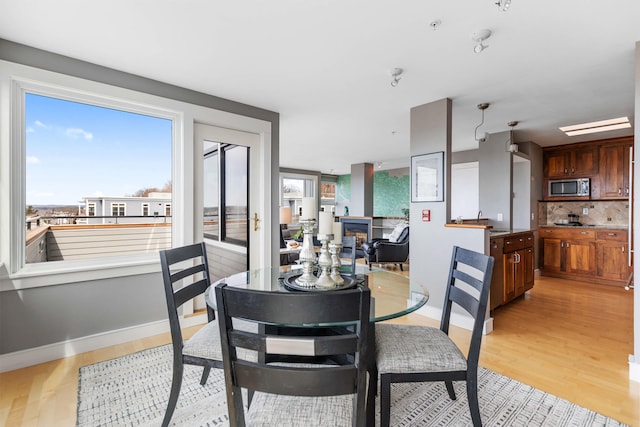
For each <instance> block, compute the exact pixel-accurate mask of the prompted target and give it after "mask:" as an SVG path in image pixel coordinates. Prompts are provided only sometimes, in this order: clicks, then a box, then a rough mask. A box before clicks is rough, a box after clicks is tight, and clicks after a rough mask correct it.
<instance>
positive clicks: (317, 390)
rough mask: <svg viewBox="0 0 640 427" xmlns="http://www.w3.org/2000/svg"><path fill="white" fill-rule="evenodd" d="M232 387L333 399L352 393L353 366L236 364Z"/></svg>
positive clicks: (244, 362)
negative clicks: (234, 383) (331, 397)
mask: <svg viewBox="0 0 640 427" xmlns="http://www.w3.org/2000/svg"><path fill="white" fill-rule="evenodd" d="M234 371H235V375H236V377H235V378H236V384H237V385H238V386H239V387H242V388H248V389H251V390H254V391H263V392H266V393H273V394H284V395H287V396H335V395H341V394H351V393H353V392H354V387H355V385H356V378H357V373H358V371H357V370H356V369H355V367H353V366H336V367H331V368H328V367H309V368H305V367H289V366H269V365H260V364H257V363H251V362H246V361H237V362H236V363H235V366H234Z"/></svg>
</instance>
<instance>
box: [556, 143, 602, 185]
mask: <svg viewBox="0 0 640 427" xmlns="http://www.w3.org/2000/svg"><path fill="white" fill-rule="evenodd" d="M597 173H598V147H597V146H595V145H584V146H572V148H564V147H562V148H553V149H545V151H544V174H545V177H546V178H566V177H576V178H587V177H590V176H592V175H595V174H597Z"/></svg>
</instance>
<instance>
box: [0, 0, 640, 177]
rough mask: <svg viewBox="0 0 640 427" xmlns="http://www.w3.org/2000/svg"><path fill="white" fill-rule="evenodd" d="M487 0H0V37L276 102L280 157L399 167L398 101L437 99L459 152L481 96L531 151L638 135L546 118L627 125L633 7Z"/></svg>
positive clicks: (502, 127)
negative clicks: (477, 41)
mask: <svg viewBox="0 0 640 427" xmlns="http://www.w3.org/2000/svg"><path fill="white" fill-rule="evenodd" d="M494 1H495V0H458V1H451V0H449V1H445V0H441V1H430V0H403V1H400V2H398V1H390V0H388V1H382V0H324V1H318V0H271V1H264V0H236V1H221V0H190V1H187V0H182V1H179V0H135V1H132V0H108V1H106V0H102V1H100V0H94V1H87V0H57V1H51V0H29V1H25V0H0V10H2V13H0V38H4V39H7V40H11V41H14V42H18V43H23V44H26V45H30V46H33V47H37V48H41V49H45V50H48V51H51V52H55V53H59V54H62V55H67V56H71V57H74V58H78V59H82V60H85V61H89V62H93V63H96V64H100V65H104V66H107V67H111V68H115V69H118V70H122V71H126V72H129V73H134V74H138V75H141V76H145V77H149V78H152V79H156V80H160V81H163V82H167V83H171V84H174V85H178V86H182V87H185V88H189V89H193V90H197V91H200V92H204V93H208V94H212V95H216V96H220V97H223V98H228V99H231V100H234V101H238V102H242V103H246V104H250V105H253V106H257V107H261V108H265V109H268V110H272V111H276V112H279V113H280V118H281V128H280V144H281V145H280V146H281V157H280V163H281V166H283V167H295V168H300V169H311V170H320V171H322V172H324V173H334V174H347V173H350V165H351V164H354V163H362V162H371V163H376V162H384V164H383V169H387V168H393V167H400V166H406V165H408V163H409V110H410V109H411V108H412V107H415V106H418V105H421V104H425V103H429V102H432V101H435V100H438V99H442V98H445V97H448V98H451V99H452V100H453V150H454V151H459V150H466V149H473V148H476V147H477V143H476V141H475V138H474V128H475V127H476V126H477V125H478V124H479V123H480V118H481V113H480V111H479V110H478V109H477V104H479V103H482V102H489V103H490V104H491V106H490V107H489V109H487V110H486V114H485V119H486V120H485V125H484V126H483V127H482V128H481V129H480V132H489V133H495V132H502V131H506V130H508V126H507V122H509V121H512V120H518V121H519V122H520V124H519V125H518V126H517V127H516V128H515V130H516V140H518V141H534V142H536V143H538V144H539V145H541V146H549V145H559V144H566V143H571V142H581V141H585V140H589V139H600V138H605V137H613V136H623V135H631V134H632V133H633V130H632V129H627V130H625V131H616V132H610V133H607V134H595V135H592V136H591V137H588V136H586V137H573V139H570V138H568V137H565V136H563V135H562V134H561V133H560V131H559V130H558V129H557V128H558V127H559V126H563V125H570V124H576V123H581V122H586V121H593V120H602V119H607V118H613V117H619V116H628V117H629V119H630V120H632V122H633V114H634V90H635V89H634V51H635V42H636V41H639V40H640V1H638V0H616V1H598V2H585V1H584V0H565V1H550V0H535V1H532V0H528V1H527V0H513V1H512V5H511V8H510V9H509V11H508V12H502V11H501V10H500V9H499V8H498V7H497V6H496V5H495V4H494ZM436 19H439V20H441V22H442V24H441V25H440V26H439V27H438V29H437V30H435V31H434V30H433V29H432V28H431V26H430V23H431V22H432V21H434V20H436ZM484 28H486V29H490V30H491V31H492V32H493V34H492V36H491V37H490V38H489V39H488V40H487V41H486V44H487V45H489V48H488V49H486V50H485V51H484V52H482V53H480V54H475V53H473V45H474V43H473V42H472V40H471V34H472V33H473V32H474V31H477V30H480V29H484ZM394 67H400V68H403V69H404V70H405V71H404V73H403V74H402V76H401V80H400V82H399V84H398V86H397V87H395V88H394V87H391V85H390V82H391V76H390V70H391V69H392V68H394Z"/></svg>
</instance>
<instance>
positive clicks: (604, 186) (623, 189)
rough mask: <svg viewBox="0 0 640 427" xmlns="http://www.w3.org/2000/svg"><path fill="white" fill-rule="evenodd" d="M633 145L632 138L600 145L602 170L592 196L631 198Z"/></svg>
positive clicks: (599, 197)
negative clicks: (630, 180) (630, 169)
mask: <svg viewBox="0 0 640 427" xmlns="http://www.w3.org/2000/svg"><path fill="white" fill-rule="evenodd" d="M632 146H633V142H632V139H631V138H629V139H627V140H624V141H619V142H611V143H609V144H603V145H601V146H600V171H599V173H598V180H597V182H596V183H594V186H593V187H594V188H593V191H592V195H591V197H592V198H597V199H628V198H629V167H630V165H629V160H630V158H631V147H632Z"/></svg>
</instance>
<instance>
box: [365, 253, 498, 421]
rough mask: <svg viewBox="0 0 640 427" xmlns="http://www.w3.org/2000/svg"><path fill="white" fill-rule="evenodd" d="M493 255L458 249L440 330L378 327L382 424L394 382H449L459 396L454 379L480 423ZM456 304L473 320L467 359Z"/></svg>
mask: <svg viewBox="0 0 640 427" xmlns="http://www.w3.org/2000/svg"><path fill="white" fill-rule="evenodd" d="M493 261H494V260H493V257H490V256H487V255H484V254H480V253H477V252H473V251H470V250H468V249H463V248H460V247H457V246H454V247H453V255H452V257H451V266H450V269H449V280H448V284H447V290H446V294H445V300H444V301H445V302H444V308H443V310H442V318H441V321H440V328H439V329H438V328H432V327H426V326H411V325H390V324H380V325H377V326H376V352H377V354H376V365H377V368H378V372H379V373H380V426H381V427H387V426H389V422H390V412H391V384H392V383H405V382H427V381H444V383H445V385H446V388H447V391H448V393H449V397H450V398H451V399H452V400H455V399H456V394H455V391H454V389H453V383H452V381H466V383H467V398H468V400H469V410H470V411H471V419H472V421H473V425H474V426H475V427H478V426H481V425H482V421H481V418H480V409H479V406H478V386H477V384H478V358H479V356H480V343H481V341H482V329H483V326H484V320H485V314H486V311H487V300H488V297H489V288H490V285H491V275H492V273H493ZM453 303H456V304H457V305H459V306H460V307H462V308H464V309H465V310H466V311H467V312H468V313H469V314H470V315H471V316H472V317H473V319H474V322H473V329H472V331H471V344H470V345H469V352H468V353H467V357H466V358H465V356H464V355H463V354H462V352H461V351H460V350H459V349H458V347H457V346H456V345H455V343H454V342H453V341H452V340H451V339H450V338H449V323H450V320H451V307H452V305H453Z"/></svg>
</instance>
